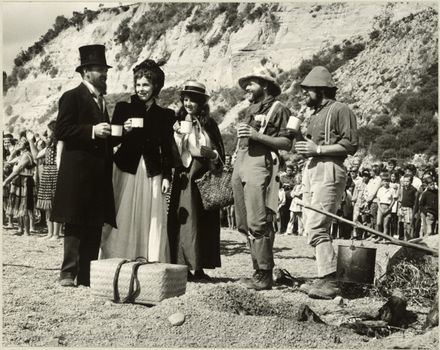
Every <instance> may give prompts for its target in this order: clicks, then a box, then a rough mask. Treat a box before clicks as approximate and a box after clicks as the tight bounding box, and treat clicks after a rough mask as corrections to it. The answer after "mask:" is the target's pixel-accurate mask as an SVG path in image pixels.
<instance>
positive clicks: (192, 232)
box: [168, 80, 225, 281]
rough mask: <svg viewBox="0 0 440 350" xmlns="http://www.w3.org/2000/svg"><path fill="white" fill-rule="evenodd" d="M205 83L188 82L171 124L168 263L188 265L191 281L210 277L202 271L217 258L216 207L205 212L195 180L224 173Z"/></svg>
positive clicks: (220, 143) (217, 261) (216, 264)
mask: <svg viewBox="0 0 440 350" xmlns="http://www.w3.org/2000/svg"><path fill="white" fill-rule="evenodd" d="M208 99H209V95H208V94H207V93H206V87H205V85H204V84H202V83H200V82H197V81H193V80H190V81H187V82H186V83H185V85H184V87H183V89H182V90H181V91H180V101H181V103H182V107H181V108H180V110H179V111H178V113H177V119H178V121H177V122H176V123H175V124H174V130H175V133H174V138H175V140H176V143H177V147H178V150H179V154H180V160H181V165H180V166H178V167H176V170H175V172H174V177H173V184H172V189H171V198H170V206H169V209H168V237H169V240H170V251H171V262H172V263H177V264H182V265H187V266H188V269H189V270H192V271H194V273H191V271H188V278H189V280H190V281H198V280H205V281H206V280H210V276H208V275H207V274H206V273H205V271H204V270H203V269H214V268H216V267H220V266H221V262H220V211H219V210H205V209H204V207H203V203H202V198H201V195H200V191H199V189H198V187H197V184H196V183H195V180H197V179H200V178H201V177H202V176H203V175H204V174H205V173H206V172H208V170H211V171H214V172H216V171H222V168H223V165H224V162H225V149H224V145H223V140H222V137H221V135H220V131H219V129H218V126H217V123H216V122H215V120H214V119H213V118H211V117H210V116H209V105H208Z"/></svg>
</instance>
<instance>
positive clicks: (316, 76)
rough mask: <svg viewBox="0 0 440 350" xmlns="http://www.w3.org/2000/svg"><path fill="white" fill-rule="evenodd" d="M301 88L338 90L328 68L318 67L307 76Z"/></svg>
mask: <svg viewBox="0 0 440 350" xmlns="http://www.w3.org/2000/svg"><path fill="white" fill-rule="evenodd" d="M301 87H328V88H334V89H337V87H336V84H335V82H334V81H333V78H332V76H331V74H330V72H329V71H328V69H327V68H325V67H322V66H317V67H315V68H313V69H312V70H311V71H310V72H309V74H307V75H306V77H305V78H304V80H303V82H302V83H301Z"/></svg>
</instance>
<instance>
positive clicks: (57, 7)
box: [2, 0, 125, 74]
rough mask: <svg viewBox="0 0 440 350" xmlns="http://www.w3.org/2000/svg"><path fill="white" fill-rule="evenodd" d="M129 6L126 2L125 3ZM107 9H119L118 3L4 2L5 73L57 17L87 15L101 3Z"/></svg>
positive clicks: (10, 69) (9, 70) (8, 71)
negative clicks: (86, 10) (115, 7)
mask: <svg viewBox="0 0 440 350" xmlns="http://www.w3.org/2000/svg"><path fill="white" fill-rule="evenodd" d="M121 2H122V3H125V1H121ZM101 3H102V4H104V7H112V6H118V5H119V3H120V2H119V1H117V2H104V1H99V2H98V1H96V2H92V1H90V2H72V1H60V0H59V1H53V2H35V1H32V2H31V1H9V2H7V1H3V2H2V24H3V28H2V29H3V47H2V53H3V57H2V60H3V67H2V68H3V69H2V70H3V71H5V72H6V73H8V74H9V73H10V72H11V71H12V67H13V65H14V58H15V57H17V54H18V53H19V52H20V51H21V50H22V49H23V50H25V49H27V48H28V47H29V46H32V45H33V44H34V42H36V41H37V40H38V39H39V38H40V37H41V36H42V35H44V34H45V33H46V32H47V30H48V29H49V28H51V27H52V25H53V24H54V23H55V18H56V17H57V16H59V15H64V16H65V17H66V18H70V17H72V13H73V11H77V12H83V11H84V7H87V8H88V9H90V10H96V9H98V6H99V4H101Z"/></svg>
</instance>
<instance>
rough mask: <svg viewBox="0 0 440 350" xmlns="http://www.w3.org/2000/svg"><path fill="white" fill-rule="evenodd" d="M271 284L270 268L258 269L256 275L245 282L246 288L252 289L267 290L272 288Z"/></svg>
mask: <svg viewBox="0 0 440 350" xmlns="http://www.w3.org/2000/svg"><path fill="white" fill-rule="evenodd" d="M272 285H273V276H272V270H258V271H257V274H256V276H255V277H254V278H252V279H251V280H250V282H248V283H246V287H247V288H248V289H254V290H269V289H272Z"/></svg>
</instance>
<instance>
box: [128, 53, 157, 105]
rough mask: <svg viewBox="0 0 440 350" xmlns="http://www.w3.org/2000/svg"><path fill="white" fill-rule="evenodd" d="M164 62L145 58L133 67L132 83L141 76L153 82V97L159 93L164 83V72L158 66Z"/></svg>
mask: <svg viewBox="0 0 440 350" xmlns="http://www.w3.org/2000/svg"><path fill="white" fill-rule="evenodd" d="M164 63H165V62H163V61H158V62H157V63H156V62H155V61H153V60H150V59H146V60H145V61H143V62H141V63H139V64H138V65H137V66H136V67H134V68H133V79H134V84H135V85H136V81H137V80H138V79H141V78H143V77H144V78H147V79H148V80H149V81H150V82H151V83H152V84H153V97H156V96H157V95H159V92H160V90H162V88H163V86H164V84H165V73H164V72H163V70H162V69H161V68H160V66H162V65H163V64H164Z"/></svg>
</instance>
